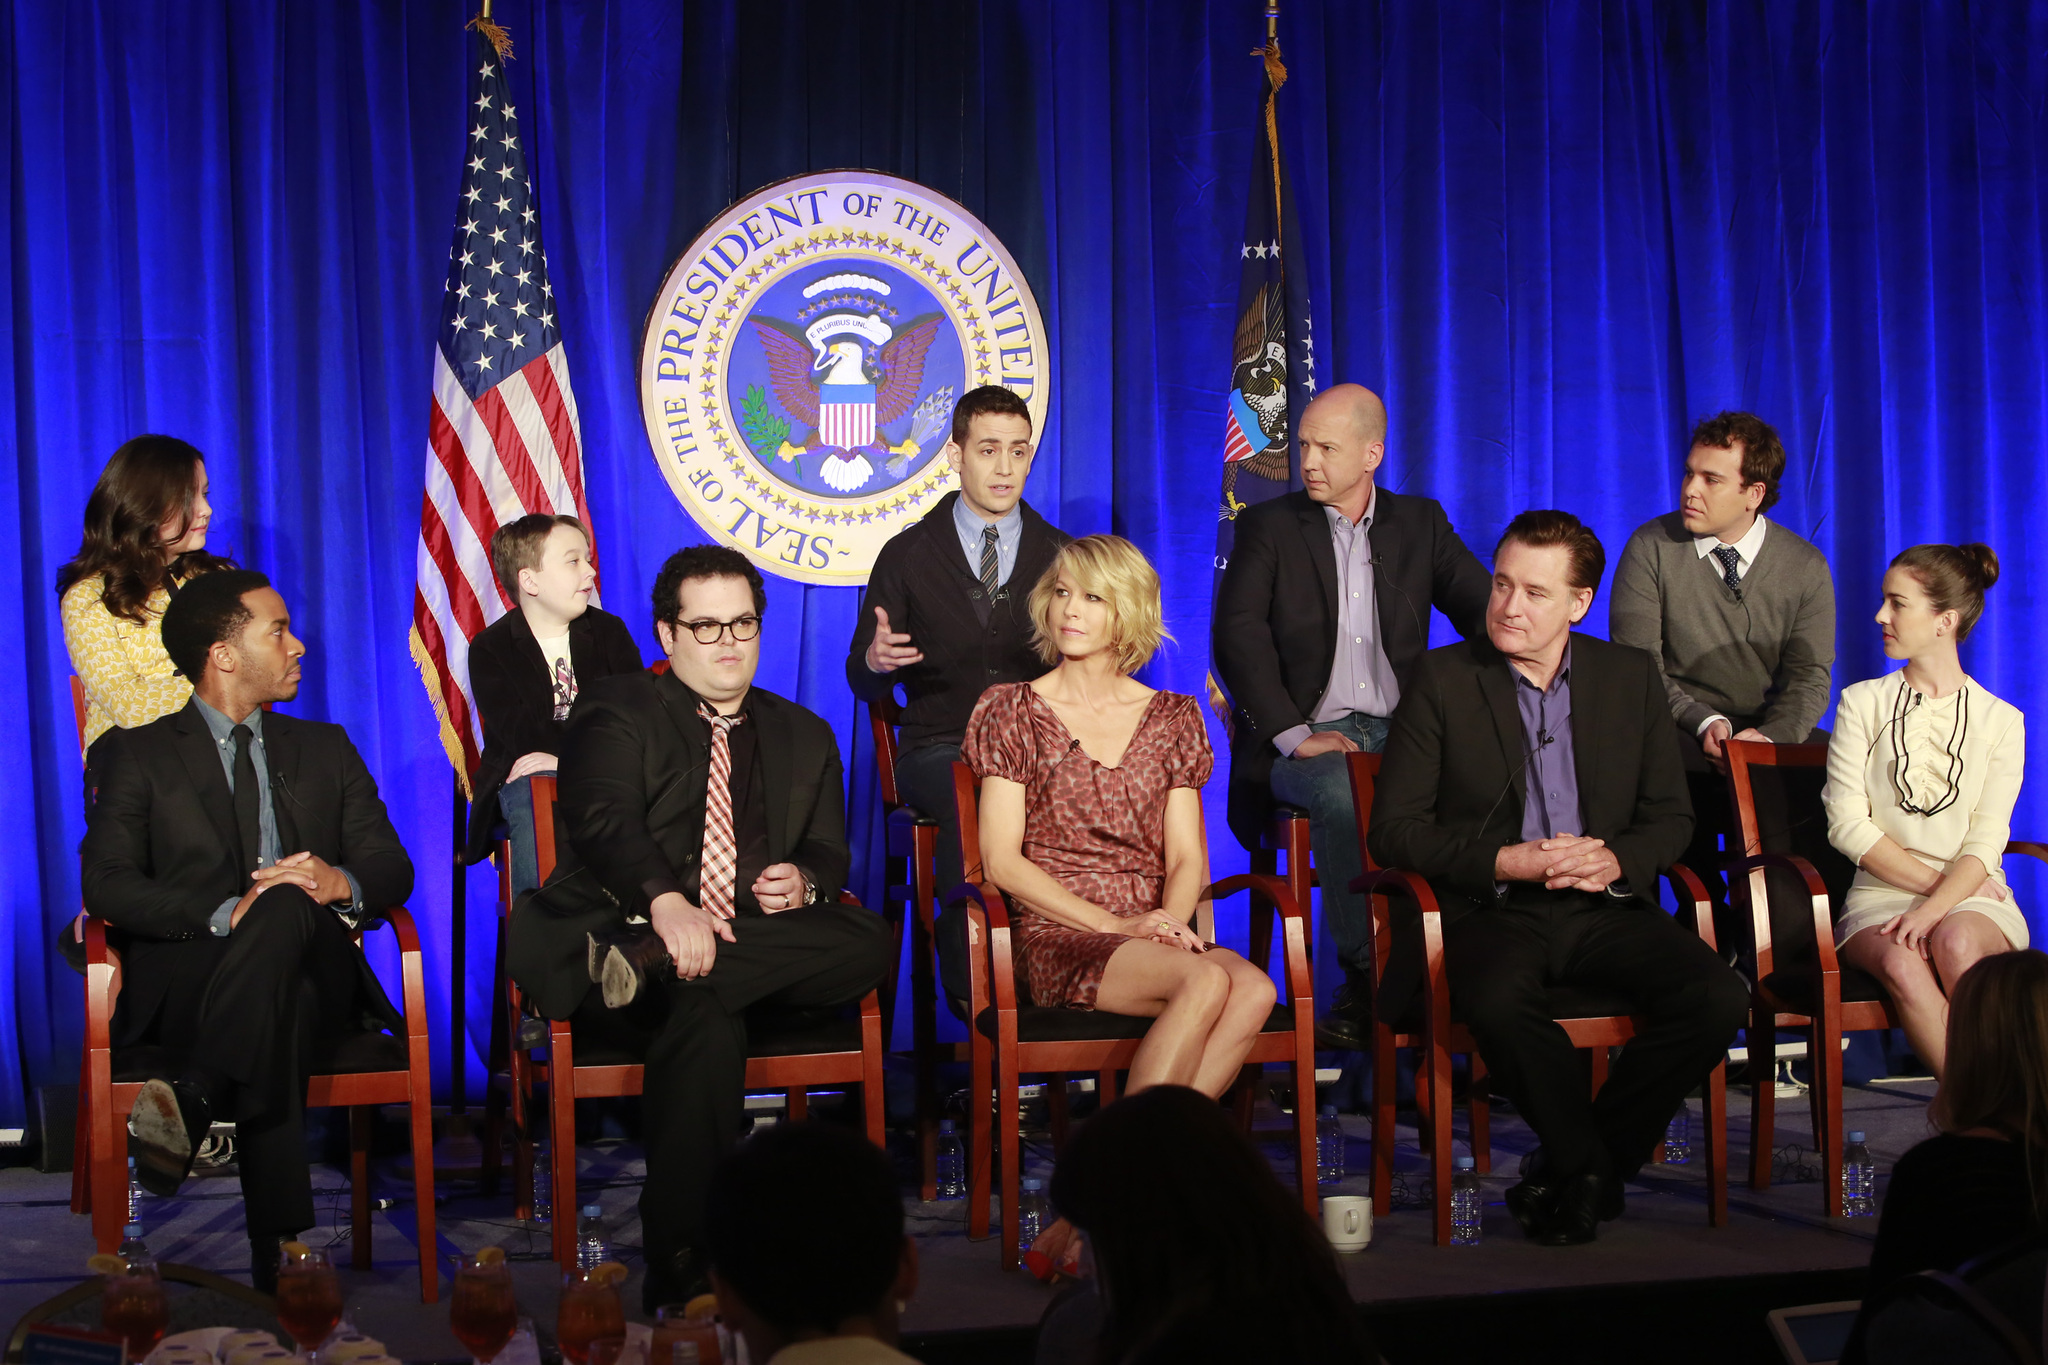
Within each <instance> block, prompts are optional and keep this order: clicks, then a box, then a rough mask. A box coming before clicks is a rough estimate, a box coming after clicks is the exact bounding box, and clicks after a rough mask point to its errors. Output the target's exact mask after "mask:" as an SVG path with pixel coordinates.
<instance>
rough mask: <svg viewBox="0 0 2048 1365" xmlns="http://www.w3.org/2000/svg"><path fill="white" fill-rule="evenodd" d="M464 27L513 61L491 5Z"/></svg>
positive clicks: (501, 57)
mask: <svg viewBox="0 0 2048 1365" xmlns="http://www.w3.org/2000/svg"><path fill="white" fill-rule="evenodd" d="M463 27H464V28H473V29H475V30H476V31H477V32H478V33H481V34H483V35H484V40H485V41H486V42H488V43H489V44H490V45H491V46H492V47H493V48H495V49H496V50H497V53H498V60H499V61H501V62H509V61H511V60H512V35H511V34H509V33H507V32H506V31H505V28H504V25H502V24H500V23H499V22H498V21H497V20H495V19H493V18H491V8H490V6H489V5H485V6H484V11H483V13H481V14H479V15H477V17H476V18H474V19H472V20H470V21H469V22H468V23H467V24H464V25H463ZM1283 79H1284V77H1283Z"/></svg>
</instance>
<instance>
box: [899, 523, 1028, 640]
mask: <svg viewBox="0 0 2048 1365" xmlns="http://www.w3.org/2000/svg"><path fill="white" fill-rule="evenodd" d="M984 526H993V527H995V528H996V583H997V584H998V585H999V586H1000V585H1001V584H1004V583H1007V582H1009V581H1010V571H1011V570H1012V569H1014V568H1016V567H1017V547H1018V546H1019V545H1021V544H1023V543H1024V504H1022V503H1018V504H1017V505H1016V506H1015V507H1012V508H1011V509H1010V510H1009V511H1008V512H1006V513H1004V514H1003V516H1002V517H1001V518H1000V519H998V520H996V521H985V520H983V519H982V515H981V513H979V512H977V511H975V510H974V509H973V508H972V507H969V506H968V505H967V499H966V498H965V497H964V496H963V497H958V498H955V499H953V529H954V530H956V531H958V532H959V533H960V548H961V549H962V550H963V551H965V552H966V555H967V574H968V577H970V578H980V577H981V530H982V528H983V527H984ZM897 629H899V630H900V629H902V627H900V626H899V627H897Z"/></svg>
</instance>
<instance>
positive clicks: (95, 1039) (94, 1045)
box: [79, 914, 114, 1052]
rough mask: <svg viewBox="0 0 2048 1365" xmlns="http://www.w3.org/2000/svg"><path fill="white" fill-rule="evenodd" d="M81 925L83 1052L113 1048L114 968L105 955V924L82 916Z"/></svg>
mask: <svg viewBox="0 0 2048 1365" xmlns="http://www.w3.org/2000/svg"><path fill="white" fill-rule="evenodd" d="M79 918H80V919H82V920H83V921H84V922H85V1038H84V1046H85V1048H86V1050H87V1051H101V1052H104V1051H106V1050H107V1049H109V1048H111V1047H112V1046H113V1036H114V964H113V962H112V960H111V959H110V958H109V957H108V954H107V923H106V921H105V920H103V919H101V918H100V917H99V916H98V915H87V914H82V915H80V916H79Z"/></svg>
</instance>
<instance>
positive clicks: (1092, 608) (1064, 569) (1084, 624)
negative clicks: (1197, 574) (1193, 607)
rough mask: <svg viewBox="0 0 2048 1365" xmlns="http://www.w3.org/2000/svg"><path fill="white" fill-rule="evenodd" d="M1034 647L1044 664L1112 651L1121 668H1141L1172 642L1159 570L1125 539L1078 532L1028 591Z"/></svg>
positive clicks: (1116, 663)
mask: <svg viewBox="0 0 2048 1365" xmlns="http://www.w3.org/2000/svg"><path fill="white" fill-rule="evenodd" d="M1030 609H1031V647H1032V648H1033V649H1035V650H1037V651H1038V657H1039V658H1041V659H1043V660H1045V662H1047V663H1049V664H1056V663H1058V662H1059V661H1060V660H1061V659H1063V658H1066V659H1084V658H1087V657H1089V656H1091V655H1094V654H1099V653H1101V652H1102V651H1104V650H1107V651H1109V654H1110V657H1111V658H1112V659H1113V660H1114V662H1115V665H1116V671H1117V672H1119V673H1124V674H1130V673H1135V672H1137V671H1138V670H1139V669H1141V668H1143V667H1144V666H1145V663H1146V661H1147V660H1148V659H1150V658H1151V657H1152V654H1153V651H1155V650H1157V649H1158V648H1159V645H1160V642H1161V641H1163V640H1168V639H1171V638H1172V637H1171V636H1170V635H1169V634H1168V633H1167V630H1166V621H1165V617H1164V615H1163V614H1162V612H1161V611H1160V603H1159V574H1158V572H1157V571H1156V570H1155V569H1153V567H1152V565H1151V562H1150V561H1149V560H1147V559H1146V558H1145V554H1144V551H1142V550H1140V549H1139V548H1138V547H1137V546H1135V545H1133V544H1131V542H1129V541H1128V540H1125V539H1124V538H1123V537H1122V536H1082V537H1081V538H1080V539H1079V540H1074V541H1069V542H1068V543H1067V544H1066V545H1065V546H1064V547H1062V548H1061V550H1060V552H1059V554H1058V556H1057V557H1056V558H1054V560H1053V562H1052V563H1051V564H1049V565H1047V566H1046V570H1045V572H1044V573H1043V574H1041V575H1040V576H1039V579H1038V583H1037V585H1036V586H1034V587H1033V588H1032V589H1031V601H1030Z"/></svg>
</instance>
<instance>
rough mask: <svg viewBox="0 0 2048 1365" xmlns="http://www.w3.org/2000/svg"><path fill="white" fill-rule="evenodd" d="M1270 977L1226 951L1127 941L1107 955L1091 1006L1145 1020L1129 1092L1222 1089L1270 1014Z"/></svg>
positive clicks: (1272, 995) (1218, 1091)
mask: <svg viewBox="0 0 2048 1365" xmlns="http://www.w3.org/2000/svg"><path fill="white" fill-rule="evenodd" d="M1274 998H1275V992H1274V989H1273V980H1272V978H1271V977H1269V976H1267V975H1266V974H1265V973H1264V972H1262V971H1260V970H1259V969H1258V968H1257V967H1254V966H1253V965H1252V964H1251V963H1249V962H1247V961H1245V959H1243V958H1242V957H1240V956H1238V955H1237V954H1236V953H1233V952H1231V951H1230V950H1229V949H1228V948H1211V949H1210V950H1209V951H1208V952H1206V953H1191V952H1189V951H1187V950H1186V949H1185V948H1175V947H1171V946H1169V945H1167V944H1164V943H1155V942H1153V941H1152V940H1150V939H1137V938H1134V939H1132V940H1131V941H1130V942H1128V943H1125V944H1123V945H1122V946H1120V947H1119V948H1118V949H1117V950H1116V952H1115V953H1114V954H1112V955H1111V956H1110V959H1109V965H1108V966H1107V967H1106V968H1105V969H1104V971H1103V974H1102V986H1101V989H1100V990H1099V991H1098V992H1097V993H1096V997H1095V1004H1096V1007H1097V1008H1098V1009H1105V1010H1109V1011H1112V1012H1113V1013H1116V1014H1135V1015H1140V1016H1145V1017H1149V1018H1151V1019H1153V1020H1154V1021H1155V1022H1154V1023H1153V1025H1152V1027H1151V1029H1150V1030H1149V1031H1148V1032H1147V1033H1146V1034H1145V1040H1144V1041H1143V1042H1142V1043H1140V1044H1139V1045H1138V1053H1137V1056H1135V1057H1133V1058H1132V1059H1131V1079H1130V1089H1131V1090H1134V1091H1135V1090H1143V1089H1144V1088H1145V1087H1146V1086H1148V1085H1186V1086H1192V1087H1194V1088H1195V1089H1196V1090H1199V1091H1201V1092H1202V1093H1203V1094H1205V1095H1208V1096H1210V1097H1211V1098H1214V1097H1216V1096H1220V1095H1221V1094H1222V1093H1223V1092H1224V1091H1225V1090H1228V1089H1229V1088H1230V1084H1231V1082H1232V1081H1234V1080H1236V1079H1237V1073H1238V1069H1239V1068H1240V1067H1242V1066H1243V1065H1244V1059H1245V1054H1246V1053H1248V1052H1250V1051H1251V1047H1252V1041H1253V1040H1254V1039H1255V1038H1257V1037H1258V1035H1259V1030H1260V1029H1262V1028H1264V1027H1265V1025H1266V1019H1267V1016H1268V1015H1270V1014H1271V1013H1272V1010H1273V1001H1274Z"/></svg>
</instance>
